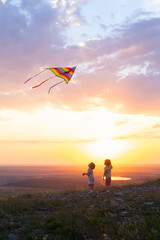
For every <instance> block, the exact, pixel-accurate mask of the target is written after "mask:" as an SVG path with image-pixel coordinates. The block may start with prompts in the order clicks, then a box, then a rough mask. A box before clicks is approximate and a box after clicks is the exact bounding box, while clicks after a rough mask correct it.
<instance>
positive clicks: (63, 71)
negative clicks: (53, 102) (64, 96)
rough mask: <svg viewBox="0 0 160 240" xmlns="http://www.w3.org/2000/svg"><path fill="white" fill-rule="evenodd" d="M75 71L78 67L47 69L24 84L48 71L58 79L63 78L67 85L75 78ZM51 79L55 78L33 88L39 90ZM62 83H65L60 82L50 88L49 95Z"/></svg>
mask: <svg viewBox="0 0 160 240" xmlns="http://www.w3.org/2000/svg"><path fill="white" fill-rule="evenodd" d="M75 69H76V67H72V68H69V67H64V68H45V69H44V70H43V71H41V72H39V73H37V74H36V75H34V76H33V77H31V78H29V79H27V80H26V81H25V82H24V84H25V83H27V82H28V81H30V80H31V79H32V78H34V77H37V76H38V75H39V74H41V73H42V72H44V71H46V70H51V71H52V72H53V73H54V74H55V75H56V76H57V77H60V78H63V80H65V81H66V83H68V82H69V81H70V79H71V77H72V76H73V73H74V71H75ZM51 78H53V77H50V78H48V79H46V80H44V81H43V82H41V83H40V84H38V85H36V86H34V87H32V88H37V87H39V86H41V85H42V84H43V83H45V82H47V81H48V80H50V79H51ZM62 82H63V81H60V82H58V83H56V84H54V85H53V86H51V87H50V88H49V90H48V93H50V91H51V89H52V88H53V87H55V86H56V85H58V84H60V83H62Z"/></svg>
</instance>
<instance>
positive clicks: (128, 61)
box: [0, 0, 160, 115]
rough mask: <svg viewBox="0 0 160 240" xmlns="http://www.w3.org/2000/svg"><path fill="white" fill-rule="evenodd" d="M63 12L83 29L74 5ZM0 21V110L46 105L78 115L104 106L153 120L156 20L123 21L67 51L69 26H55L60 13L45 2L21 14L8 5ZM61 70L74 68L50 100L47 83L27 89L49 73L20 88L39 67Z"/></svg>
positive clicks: (0, 8)
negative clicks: (66, 81)
mask: <svg viewBox="0 0 160 240" xmlns="http://www.w3.org/2000/svg"><path fill="white" fill-rule="evenodd" d="M81 4H85V1H81ZM68 7H71V8H72V7H73V8H72V9H71V10H72V16H73V17H75V19H76V18H77V19H79V20H78V21H79V22H81V23H82V22H83V21H85V19H84V18H83V17H82V16H81V5H80V4H79V5H78V4H76V3H74V4H73V5H71V2H66V5H65V6H64V9H63V10H65V11H67V9H68ZM0 15H1V20H0V31H1V32H3V34H2V36H1V39H0V72H1V76H0V82H1V83H2V84H1V85H2V87H1V93H0V108H17V109H24V110H25V109H29V108H37V107H41V106H42V107H43V106H44V105H45V104H46V103H48V102H49V103H50V104H51V105H53V107H54V108H63V107H66V106H68V107H69V109H72V110H74V109H76V110H79V111H81V110H84V109H92V108H96V107H99V106H105V107H106V108H107V109H109V110H112V111H115V112H119V113H142V114H152V115H159V106H160V98H159V92H160V81H159V79H160V70H159V62H160V55H159V42H160V34H159V26H160V18H158V17H157V18H147V19H140V18H139V20H137V21H134V22H130V21H128V22H125V23H123V25H121V26H120V25H119V26H117V28H115V29H114V31H113V32H112V34H111V35H110V36H106V37H103V38H97V39H93V40H88V41H86V42H84V44H83V45H81V46H76V45H73V44H72V42H71V43H70V45H69V46H68V45H67V41H66V32H67V28H68V27H69V26H70V24H72V23H71V22H69V21H67V19H64V18H63V19H62V9H61V8H60V9H59V8H53V7H52V6H51V5H50V4H49V3H48V2H47V1H42V0H40V1H33V0H28V1H22V2H21V5H20V6H16V5H13V4H11V3H10V2H8V1H7V2H6V3H5V4H0ZM143 15H144V13H143ZM9 16H10V17H9ZM62 20H63V21H62ZM73 34H76V32H75V33H73ZM66 64H67V66H73V65H77V69H76V72H75V75H74V76H73V78H72V80H71V82H70V83H69V84H68V85H66V84H65V83H64V84H61V86H60V87H59V86H58V87H56V88H54V89H53V91H52V92H51V94H50V95H49V96H48V94H47V90H48V88H49V86H50V85H51V82H50V83H49V82H48V83H46V84H45V85H43V87H40V88H38V89H36V90H31V89H30V88H31V86H33V85H34V84H35V83H39V82H41V80H45V79H46V78H47V77H48V75H49V76H51V75H50V73H44V74H42V75H41V76H40V77H38V78H37V79H34V80H33V81H32V82H31V83H28V84H27V85H23V82H24V81H25V80H26V79H27V78H28V77H30V76H32V75H34V74H36V73H37V72H38V71H39V70H40V67H44V66H51V67H53V66H66ZM120 73H121V74H122V73H123V77H122V75H121V77H122V78H121V80H120V81H119V78H120V75H119V74H120ZM47 74H48V75H47ZM51 81H57V78H54V79H53V80H51ZM35 85H36V84H35ZM5 93H8V94H5ZM95 99H101V101H95Z"/></svg>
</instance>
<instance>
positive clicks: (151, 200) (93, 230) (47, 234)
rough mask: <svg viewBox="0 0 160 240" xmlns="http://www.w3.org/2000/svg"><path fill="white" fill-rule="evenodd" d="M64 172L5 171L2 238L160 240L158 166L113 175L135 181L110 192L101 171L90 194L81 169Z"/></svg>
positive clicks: (0, 214) (117, 184) (0, 196)
mask: <svg viewBox="0 0 160 240" xmlns="http://www.w3.org/2000/svg"><path fill="white" fill-rule="evenodd" d="M40 169H41V170H40ZM60 169H61V168H59V167H57V169H56V168H55V167H54V171H53V168H48V167H46V168H44V167H43V168H42V167H41V168H40V167H38V168H37V167H26V168H24V167H1V169H0V170H1V186H0V190H1V191H0V240H7V239H14V240H32V239H37V240H51V239H53V240H61V239H63V240H64V239H65V240H159V239H160V229H159V226H160V188H159V186H160V179H158V178H159V171H157V168H156V169H155V172H154V174H153V176H151V175H149V172H148V174H147V170H146V171H144V169H143V173H142V172H140V173H139V172H136V171H135V169H133V168H132V171H130V172H126V171H125V170H124V169H121V170H122V171H121V173H120V171H119V172H116V171H115V172H114V175H115V176H123V177H131V180H130V181H112V186H111V192H110V193H108V194H107V193H106V191H105V187H104V186H103V182H102V179H101V174H100V173H99V172H98V171H97V173H96V177H97V178H96V179H97V182H96V186H95V191H94V193H93V194H89V193H88V187H87V178H85V177H82V176H81V171H79V170H78V171H77V172H76V169H74V171H73V168H72V171H71V170H69V168H68V171H66V172H64V169H62V171H61V170H60ZM66 169H67V168H66ZM150 169H151V168H150ZM81 170H82V169H81ZM53 172H54V173H53ZM152 173H153V169H152ZM78 174H79V175H78ZM117 174H118V175H117ZM77 176H78V177H77ZM140 176H141V177H140Z"/></svg>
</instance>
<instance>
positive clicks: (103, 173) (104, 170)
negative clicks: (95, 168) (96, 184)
mask: <svg viewBox="0 0 160 240" xmlns="http://www.w3.org/2000/svg"><path fill="white" fill-rule="evenodd" d="M105 173H106V169H104V173H103V180H104V177H105V175H106V174H105Z"/></svg>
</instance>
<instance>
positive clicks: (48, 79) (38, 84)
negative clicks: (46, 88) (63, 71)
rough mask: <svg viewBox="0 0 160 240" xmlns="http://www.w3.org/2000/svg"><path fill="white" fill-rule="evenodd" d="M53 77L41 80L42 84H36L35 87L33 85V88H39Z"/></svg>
mask: <svg viewBox="0 0 160 240" xmlns="http://www.w3.org/2000/svg"><path fill="white" fill-rule="evenodd" d="M51 78H53V77H50V78H48V79H46V80H44V81H43V82H41V83H40V84H38V85H36V86H34V87H32V88H37V87H39V86H41V85H42V84H43V83H45V82H47V81H48V80H49V79H51Z"/></svg>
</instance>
